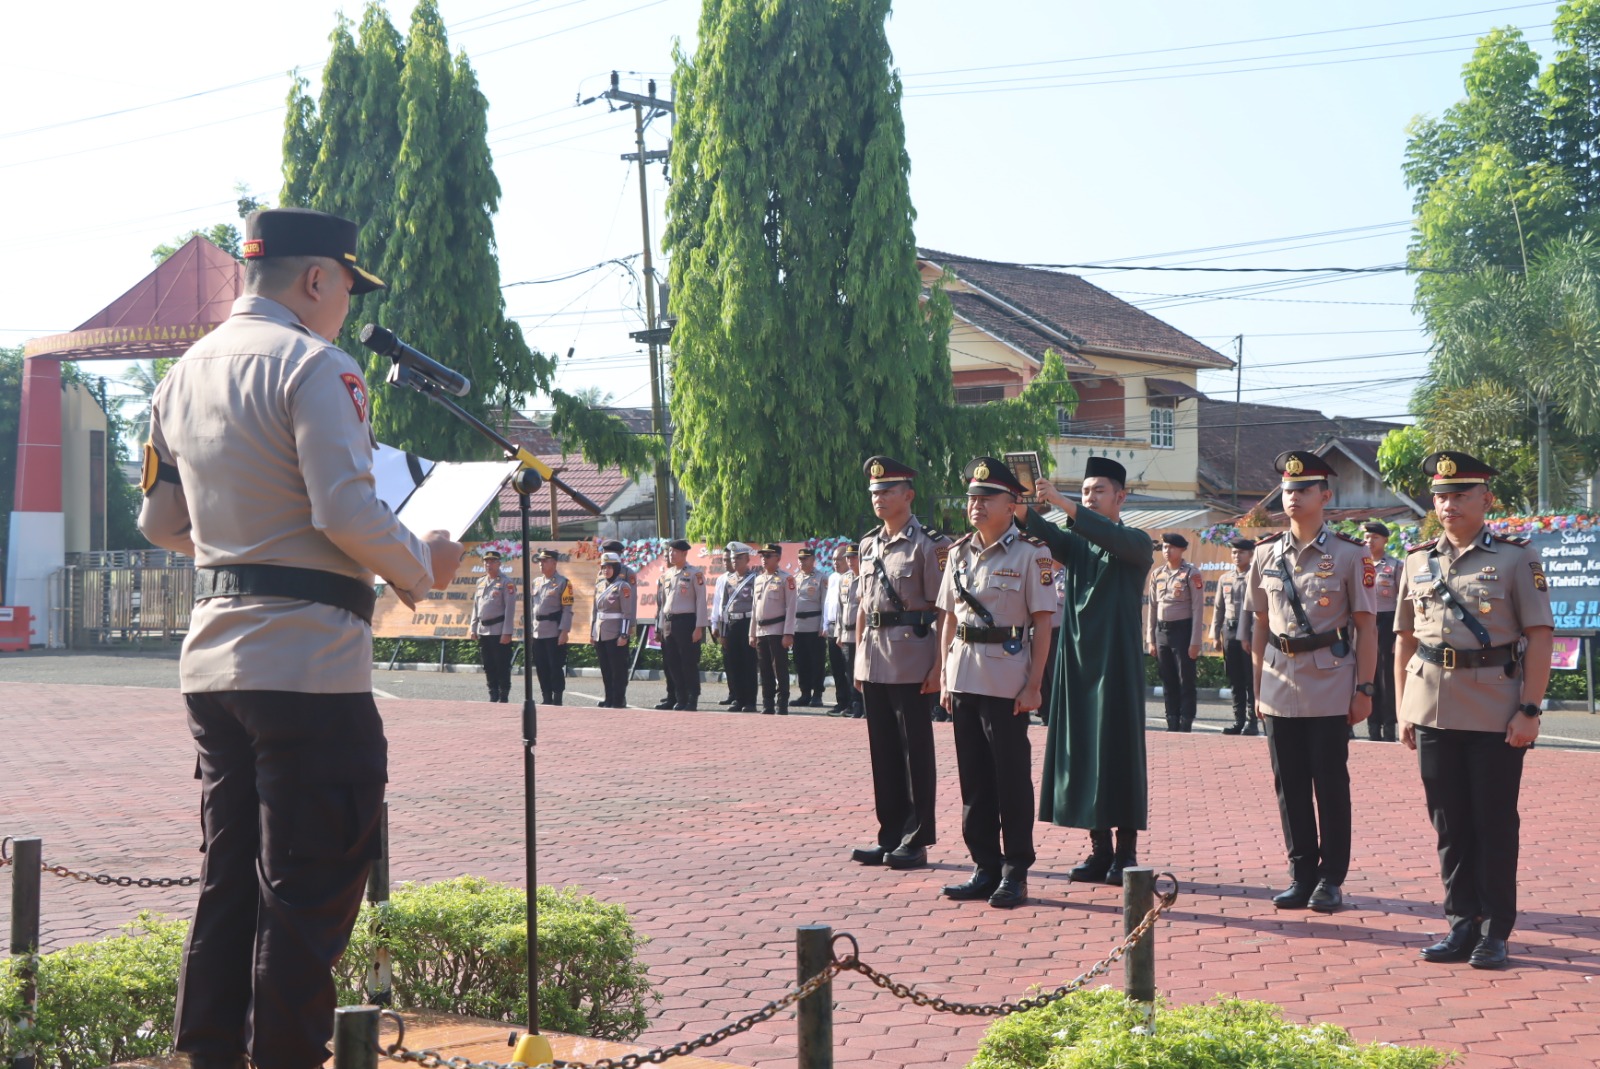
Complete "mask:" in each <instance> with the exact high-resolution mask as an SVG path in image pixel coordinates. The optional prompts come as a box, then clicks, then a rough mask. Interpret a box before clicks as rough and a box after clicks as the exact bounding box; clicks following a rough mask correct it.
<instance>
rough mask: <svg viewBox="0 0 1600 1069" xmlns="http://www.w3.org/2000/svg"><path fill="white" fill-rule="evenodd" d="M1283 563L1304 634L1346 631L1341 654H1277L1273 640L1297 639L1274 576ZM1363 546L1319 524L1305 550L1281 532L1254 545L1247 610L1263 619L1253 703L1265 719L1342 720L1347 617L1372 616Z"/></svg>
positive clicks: (1347, 680)
mask: <svg viewBox="0 0 1600 1069" xmlns="http://www.w3.org/2000/svg"><path fill="white" fill-rule="evenodd" d="M1279 560H1286V561H1287V562H1288V566H1289V574H1290V577H1291V578H1292V579H1293V580H1294V586H1295V589H1296V590H1297V591H1299V593H1300V605H1301V607H1302V608H1304V609H1305V613H1306V619H1307V620H1309V621H1310V623H1311V630H1312V631H1314V632H1316V633H1317V634H1319V635H1320V634H1325V633H1326V632H1329V631H1336V630H1338V629H1339V628H1341V627H1342V628H1346V629H1348V641H1349V649H1348V650H1347V651H1346V652H1344V653H1343V654H1340V653H1338V652H1336V647H1334V646H1324V647H1322V648H1321V649H1320V650H1307V651H1305V652H1303V653H1293V654H1290V653H1285V652H1284V651H1283V650H1281V649H1279V648H1278V647H1277V646H1276V645H1275V644H1274V642H1273V636H1274V635H1289V636H1291V637H1298V636H1304V635H1305V634H1306V633H1307V632H1306V631H1305V629H1304V628H1302V627H1301V626H1300V624H1299V621H1298V620H1296V619H1295V614H1294V609H1293V608H1292V607H1291V605H1290V600H1289V595H1288V593H1287V590H1288V587H1287V586H1286V585H1285V584H1284V581H1283V579H1282V577H1281V576H1280V575H1279V573H1278V561H1279ZM1368 563H1370V562H1369V561H1368V558H1367V551H1366V546H1365V544H1364V543H1363V544H1358V543H1356V542H1353V541H1351V540H1350V539H1349V538H1346V537H1345V536H1343V535H1340V534H1337V533H1335V532H1334V531H1333V529H1332V528H1330V527H1327V526H1324V527H1323V528H1322V530H1321V531H1320V532H1318V534H1317V536H1316V537H1315V538H1313V539H1312V540H1311V541H1310V542H1307V543H1306V544H1305V546H1303V547H1301V548H1298V549H1297V548H1296V547H1295V545H1294V538H1293V536H1292V535H1290V534H1289V533H1288V532H1287V531H1285V532H1283V533H1282V534H1277V535H1269V536H1267V537H1266V538H1264V539H1262V540H1260V541H1258V542H1257V543H1256V553H1255V558H1254V559H1253V560H1251V562H1250V606H1251V609H1252V610H1253V611H1255V612H1264V613H1266V614H1267V631H1268V634H1267V649H1266V654H1265V658H1264V660H1263V662H1262V667H1261V690H1260V693H1259V694H1257V695H1256V704H1257V707H1258V708H1259V710H1260V712H1261V713H1262V714H1263V715H1266V716H1349V715H1350V698H1351V697H1352V696H1353V695H1354V694H1355V692H1356V683H1358V682H1359V680H1357V679H1356V633H1355V627H1354V626H1353V623H1354V615H1355V614H1356V613H1358V612H1372V611H1373V609H1372V604H1373V598H1372V586H1373V582H1374V579H1373V576H1372V572H1371V569H1370V568H1369V567H1368Z"/></svg>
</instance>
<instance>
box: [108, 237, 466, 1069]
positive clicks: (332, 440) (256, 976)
mask: <svg viewBox="0 0 1600 1069" xmlns="http://www.w3.org/2000/svg"><path fill="white" fill-rule="evenodd" d="M356 233H357V228H356V224H355V223H353V222H350V221H349V220H346V219H340V218H338V217H336V216H332V215H325V214H323V213H322V212H314V211H307V210H304V209H298V208H280V209H275V210H271V211H262V212H255V213H253V214H252V215H251V216H250V217H249V218H248V219H246V220H245V240H244V259H245V269H244V271H245V273H244V295H243V296H241V297H240V298H239V299H238V300H237V301H235V302H234V305H233V313H232V315H231V316H230V318H229V319H228V321H227V322H226V323H224V324H222V326H220V327H218V328H217V329H216V330H215V331H213V332H212V333H211V334H209V335H207V336H206V337H205V338H203V339H201V340H200V341H199V342H197V343H195V345H194V346H193V348H191V349H190V350H189V351H188V352H187V353H185V354H184V355H183V357H182V359H180V360H179V361H178V362H177V363H176V364H175V365H173V367H172V370H171V371H169V372H168V373H167V375H166V377H165V378H164V379H163V380H162V381H161V384H160V385H159V386H158V387H156V391H155V395H154V396H153V397H152V398H151V403H150V441H149V443H148V444H147V445H146V447H145V458H144V464H145V467H144V479H143V488H144V493H145V499H144V507H143V508H142V510H141V511H140V513H139V529H140V530H141V531H142V532H144V535H145V537H146V538H148V539H150V541H151V542H153V543H155V544H156V545H158V546H161V547H162V548H164V549H169V550H173V551H176V552H179V553H185V554H188V555H190V556H193V557H194V559H195V565H196V568H195V601H196V604H195V608H194V615H193V617H192V622H191V624H190V627H189V634H188V637H187V638H185V639H184V643H183V653H182V655H181V657H180V659H179V661H178V672H179V679H180V685H181V687H182V690H183V696H184V701H185V703H186V704H187V706H188V711H189V730H190V732H191V733H192V734H193V736H194V740H195V747H196V749H197V750H198V752H199V760H198V762H197V767H196V776H197V778H199V780H200V791H201V795H200V797H201V802H200V807H201V825H202V828H203V834H204V845H203V846H202V849H203V850H204V851H205V863H204V865H203V866H202V867H201V875H200V901H199V903H198V905H197V906H196V907H195V915H194V923H193V924H192V925H191V927H190V929H189V940H188V945H187V946H186V947H185V948H184V962H183V974H182V977H181V979H180V980H179V985H178V1009H177V1022H176V1033H177V1036H176V1044H175V1045H176V1047H177V1049H178V1050H180V1051H183V1052H185V1053H187V1054H188V1055H189V1058H190V1062H191V1063H192V1064H193V1065H194V1066H195V1069H245V1067H246V1065H247V1064H254V1065H255V1066H257V1067H258V1069H308V1067H310V1066H315V1065H320V1064H321V1063H322V1062H323V1061H324V1060H325V1059H327V1057H328V1050H327V1046H326V1044H327V1041H328V1039H329V1037H330V1036H331V1035H332V1032H333V1010H334V986H333V978H332V975H331V971H330V970H331V967H332V965H333V963H334V962H335V961H336V960H337V959H338V958H339V956H340V955H341V954H342V953H343V952H344V949H345V945H346V944H347V943H348V942H349V938H350V929H351V926H352V925H354V923H355V919H356V913H357V911H358V910H359V908H360V906H361V893H362V890H363V889H364V888H365V885H366V880H367V869H368V867H369V865H370V863H371V861H372V859H373V858H374V857H375V856H376V855H377V852H378V847H379V843H378V826H379V815H380V811H381V808H382V803H383V792H384V782H385V779H386V775H387V750H386V743H385V741H384V736H383V722H382V720H381V719H379V716H378V708H377V705H376V704H375V703H374V701H373V699H372V629H371V621H372V610H373V603H374V595H373V588H372V581H373V576H374V575H375V574H376V575H379V576H382V577H383V580H384V581H385V582H386V583H388V584H389V585H390V586H392V587H393V588H394V590H395V592H396V594H397V595H398V596H399V597H400V599H401V601H403V602H404V603H405V604H407V605H408V606H411V605H414V604H415V601H416V599H418V598H420V597H422V596H424V595H425V594H426V593H427V592H428V590H429V589H430V588H432V589H435V590H442V589H444V587H446V586H447V585H448V584H449V583H450V580H451V579H452V578H453V577H454V576H455V573H456V569H457V568H458V567H459V566H460V563H461V546H460V545H459V544H458V543H456V542H453V541H451V540H450V537H449V535H448V534H446V533H445V532H443V531H435V532H432V533H430V534H429V535H428V536H427V537H426V538H418V537H417V536H416V535H414V534H412V533H411V532H409V531H407V530H406V529H405V528H404V527H402V526H401V525H400V522H399V521H398V520H397V519H396V518H395V516H394V513H393V512H392V511H390V509H389V506H387V505H385V504H384V503H383V502H382V501H380V500H379V499H378V495H377V490H376V485H375V483H374V481H373V476H372V453H373V444H374V442H373V437H372V428H371V425H370V423H369V422H368V414H369V409H368V398H367V384H366V380H365V379H363V378H362V375H361V367H360V365H359V364H357V363H356V362H355V361H354V360H352V359H351V358H350V357H349V356H348V355H347V354H345V353H344V352H343V351H342V350H340V349H339V348H338V347H337V346H335V345H334V344H333V342H332V341H330V340H329V339H331V338H333V337H335V336H337V335H338V333H339V328H340V327H341V326H343V324H344V320H345V316H346V315H347V314H348V312H349V309H350V298H351V296H353V295H355V294H360V293H367V292H370V291H371V290H375V289H380V288H382V286H383V283H382V282H381V281H379V280H378V279H376V278H374V277H373V276H372V275H371V274H369V273H367V272H366V271H365V270H363V269H362V268H361V267H360V265H359V262H358V259H357V256H356ZM247 1058H248V1063H247V1060H246V1059H247Z"/></svg>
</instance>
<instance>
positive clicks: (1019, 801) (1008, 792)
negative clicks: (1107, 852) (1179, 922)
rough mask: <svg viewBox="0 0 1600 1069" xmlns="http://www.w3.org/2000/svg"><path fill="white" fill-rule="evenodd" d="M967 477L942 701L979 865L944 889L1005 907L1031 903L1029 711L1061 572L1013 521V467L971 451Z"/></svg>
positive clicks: (950, 566) (946, 597) (967, 831)
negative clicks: (965, 530) (968, 528)
mask: <svg viewBox="0 0 1600 1069" xmlns="http://www.w3.org/2000/svg"><path fill="white" fill-rule="evenodd" d="M964 474H965V478H966V480H967V521H968V522H969V523H970V524H971V525H972V528H973V530H972V533H970V534H968V535H965V536H964V537H962V538H960V539H958V540H957V541H956V543H955V544H954V545H953V546H951V547H950V551H949V556H948V558H947V559H946V561H945V568H944V578H943V580H942V581H941V583H940V586H939V596H938V605H939V608H940V609H941V610H943V615H942V616H941V618H940V625H939V647H940V651H941V657H940V661H941V664H940V702H941V704H942V705H943V706H944V708H945V710H946V711H948V712H949V713H950V714H951V717H952V719H953V720H954V721H955V743H956V769H957V772H958V774H959V776H960V782H961V836H962V838H963V839H964V840H965V841H966V845H967V850H968V851H969V852H970V853H971V854H972V861H973V864H974V866H975V867H974V868H973V870H972V875H971V877H969V878H968V879H967V880H966V882H964V883H958V884H951V885H950V886H947V887H946V888H945V889H944V894H945V896H946V897H947V898H953V899H956V900H958V901H970V900H973V899H987V900H988V902H989V904H990V905H991V906H994V907H996V908H997V909H1012V908H1015V907H1016V906H1020V905H1022V904H1024V903H1025V902H1027V900H1028V869H1029V868H1030V867H1031V866H1032V865H1033V862H1034V850H1033V760H1032V750H1031V748H1030V747H1029V745H1028V714H1029V713H1031V712H1032V711H1033V710H1035V709H1037V708H1039V706H1040V704H1041V703H1042V701H1043V697H1042V694H1041V686H1042V683H1043V680H1044V669H1045V661H1046V660H1047V657H1048V653H1049V644H1050V630H1051V629H1050V619H1051V617H1052V616H1053V615H1054V614H1055V610H1056V606H1057V604H1058V602H1059V600H1060V599H1059V598H1058V597H1057V595H1056V587H1055V572H1056V570H1057V569H1056V562H1055V559H1054V558H1053V557H1051V555H1050V550H1049V549H1048V547H1046V546H1045V545H1044V543H1043V542H1040V541H1039V540H1038V539H1036V538H1033V537H1032V536H1030V535H1027V534H1024V533H1023V532H1021V531H1019V530H1017V528H1016V527H1015V525H1014V524H1013V523H1012V518H1013V517H1012V506H1013V505H1015V504H1016V502H1017V501H1018V500H1019V499H1020V498H1021V497H1022V496H1023V495H1024V494H1025V493H1026V490H1025V489H1024V488H1023V485H1022V483H1021V482H1020V481H1018V479H1017V477H1016V476H1015V475H1013V474H1012V472H1011V470H1010V469H1009V468H1007V467H1006V466H1005V464H1004V463H1002V462H1001V461H999V460H997V459H995V458H994V457H978V458H977V459H975V460H973V461H972V462H971V463H969V464H968V465H967V467H966V470H965V473H964Z"/></svg>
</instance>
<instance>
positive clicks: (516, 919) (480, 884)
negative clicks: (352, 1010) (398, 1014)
mask: <svg viewBox="0 0 1600 1069" xmlns="http://www.w3.org/2000/svg"><path fill="white" fill-rule="evenodd" d="M526 910H527V896H526V894H524V893H523V892H522V891H521V890H520V889H519V888H515V887H508V886H505V885H503V884H494V883H490V882H488V881H487V880H482V879H479V878H477V877H475V876H462V877H459V878H457V879H454V880H445V881H443V882H441V883H433V884H425V885H417V884H410V883H407V884H402V885H401V886H400V887H399V888H397V889H396V890H395V892H394V895H393V897H392V898H390V900H389V901H388V902H387V903H384V904H383V905H381V906H379V907H377V908H376V909H374V908H373V907H371V906H364V907H363V908H362V914H361V918H360V919H359V920H358V921H357V922H356V930H355V935H354V937H353V938H352V940H351V943H350V949H349V950H348V951H347V952H346V953H345V956H344V960H343V961H342V962H341V963H340V965H339V968H338V970H337V974H336V980H337V982H338V985H339V988H340V992H341V993H340V1000H341V1001H342V1002H345V1003H351V1002H358V1001H360V999H361V985H362V980H363V978H364V976H365V973H366V969H367V965H368V963H369V962H371V960H372V959H373V956H374V955H375V953H376V951H377V949H378V947H379V945H380V944H381V945H384V946H387V947H388V948H389V952H390V956H391V961H392V963H393V968H394V996H395V1007H396V1008H397V1009H402V1010H406V1009H431V1010H439V1011H443V1012H445V1013H461V1014H467V1015H469V1016H473V1017H487V1018H490V1019H493V1020H501V1021H520V1020H522V1018H523V1017H524V1016H525V1014H526V1012H527V1003H528V983H527V969H528V966H527V961H528V941H527V930H526V927H525V926H526V912H525V911H526ZM374 922H376V923H374ZM644 942H645V940H644V938H643V937H642V936H640V935H638V934H637V933H636V932H635V931H634V929H633V924H632V922H631V921H630V920H629V918H628V913H627V910H625V909H623V907H621V906H618V905H608V904H606V903H603V902H599V901H597V900H596V899H594V898H591V897H589V896H588V895H583V894H580V893H579V892H578V891H576V890H574V889H572V888H563V889H561V890H556V889H555V888H551V887H541V888H539V1016H540V1024H541V1025H543V1026H544V1027H546V1028H550V1029H552V1030H554V1031H557V1032H568V1033H572V1034H574V1035H582V1036H590V1037H593V1038H595V1039H618V1040H628V1039H632V1038H634V1037H635V1036H637V1035H638V1034H639V1033H640V1032H643V1031H644V1030H645V1028H647V1027H648V1026H649V1018H648V1017H647V1016H646V1014H645V1007H646V1004H647V1003H648V1002H653V1001H656V1000H658V999H659V996H658V995H656V993H655V991H654V990H653V988H652V987H651V986H650V981H649V977H648V976H647V975H646V971H645V967H644V964H643V963H642V962H640V961H639V960H638V950H639V948H640V947H641V946H643V945H644Z"/></svg>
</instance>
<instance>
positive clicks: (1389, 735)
mask: <svg viewBox="0 0 1600 1069" xmlns="http://www.w3.org/2000/svg"><path fill="white" fill-rule="evenodd" d="M1362 530H1364V531H1365V532H1366V535H1367V557H1368V559H1370V560H1371V561H1372V580H1373V585H1372V592H1373V598H1374V604H1375V607H1376V608H1377V610H1378V673H1377V675H1376V676H1374V677H1373V680H1372V683H1373V686H1374V687H1375V688H1376V690H1375V693H1374V694H1373V696H1372V715H1371V716H1369V717H1368V718H1367V738H1369V739H1372V740H1373V741H1375V742H1376V741H1380V740H1381V741H1384V742H1394V741H1395V701H1394V696H1395V685H1394V614H1395V608H1396V605H1397V602H1398V596H1399V591H1400V571H1401V563H1400V559H1399V558H1398V557H1391V556H1389V552H1388V550H1389V528H1388V526H1387V525H1385V524H1383V523H1380V522H1379V521H1377V520H1374V521H1372V522H1371V523H1369V524H1366V525H1365V526H1364V527H1363V528H1362Z"/></svg>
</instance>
